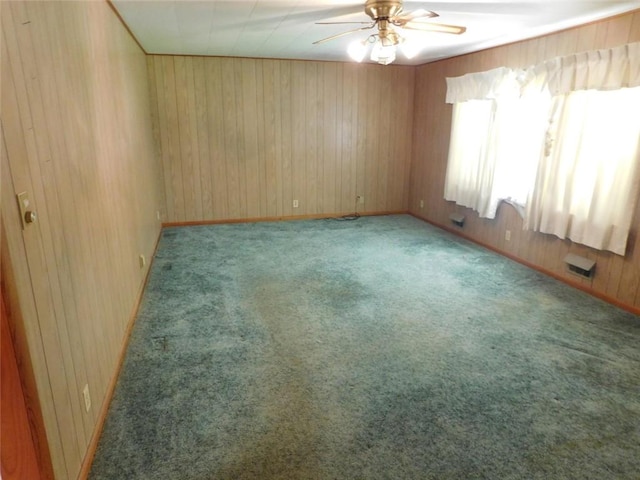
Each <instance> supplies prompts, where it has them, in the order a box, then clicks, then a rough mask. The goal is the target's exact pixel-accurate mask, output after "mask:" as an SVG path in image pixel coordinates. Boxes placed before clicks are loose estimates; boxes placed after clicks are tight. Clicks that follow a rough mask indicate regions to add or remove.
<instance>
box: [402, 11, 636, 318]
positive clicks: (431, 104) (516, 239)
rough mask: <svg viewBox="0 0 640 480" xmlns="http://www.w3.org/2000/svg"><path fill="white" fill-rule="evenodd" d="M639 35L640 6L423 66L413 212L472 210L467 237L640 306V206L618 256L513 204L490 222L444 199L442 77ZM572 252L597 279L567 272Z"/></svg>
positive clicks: (443, 218)
mask: <svg viewBox="0 0 640 480" xmlns="http://www.w3.org/2000/svg"><path fill="white" fill-rule="evenodd" d="M638 40H640V11H636V12H634V13H630V14H627V15H621V16H618V17H614V18H611V19H609V20H605V21H601V22H597V23H592V24H589V25H586V26H584V27H579V28H575V29H571V30H566V31H563V32H559V33H556V34H552V35H548V36H545V37H540V38H536V39H533V40H528V41H524V42H519V43H516V44H512V45H508V46H504V47H498V48H494V49H491V50H486V51H483V52H478V53H474V54H470V55H465V56H461V57H457V58H453V59H449V60H443V61H440V62H435V63H432V64H428V65H424V66H422V67H418V69H417V73H416V93H415V96H416V110H415V112H414V136H413V157H412V170H411V175H412V178H411V182H410V186H411V198H410V202H409V205H410V211H411V212H412V213H414V214H416V215H418V216H422V217H424V218H426V219H428V220H430V221H432V222H435V223H438V224H441V225H446V226H449V225H450V224H449V220H448V216H449V214H450V213H451V212H453V211H460V212H463V213H464V214H465V215H466V216H467V222H466V223H465V226H464V229H463V233H464V234H465V235H468V236H470V237H472V238H474V239H475V240H477V241H479V242H482V243H485V244H488V245H490V246H491V247H493V248H496V249H498V250H500V251H504V252H505V253H508V254H511V255H515V256H516V257H518V258H521V259H522V260H525V261H527V262H530V263H533V264H535V265H537V266H539V267H541V268H543V269H545V270H547V271H550V272H552V273H554V274H556V275H560V276H562V277H565V278H567V279H569V280H571V281H573V282H578V283H582V284H583V285H584V286H585V287H589V288H592V289H593V290H595V291H596V292H599V293H601V294H604V295H607V296H609V297H611V298H613V299H616V300H618V301H620V302H623V303H625V304H627V305H631V306H635V307H640V287H639V285H640V235H639V230H640V211H639V210H640V206H637V207H636V209H635V216H634V221H633V225H632V231H631V235H630V237H629V247H628V249H627V255H626V256H625V257H621V256H619V255H614V254H611V253H609V252H601V251H597V250H594V249H591V248H589V247H585V246H583V245H578V244H575V243H572V242H570V241H567V240H564V241H563V240H560V239H558V238H556V237H555V236H553V235H546V234H541V233H535V232H529V231H523V230H522V220H521V218H520V217H519V216H518V215H517V214H516V213H515V211H514V209H513V208H512V207H510V206H508V205H502V206H501V207H500V209H499V211H498V216H497V218H496V219H495V220H487V219H480V218H478V216H477V214H476V213H475V212H472V211H471V210H469V209H465V208H462V207H459V206H456V205H454V204H453V203H452V202H446V201H445V200H444V199H443V187H444V179H445V173H446V165H447V155H448V143H449V135H450V122H451V111H452V109H451V106H450V105H447V104H446V103H445V102H444V98H445V94H446V83H445V77H447V76H452V77H453V76H460V75H464V74H465V73H470V72H477V71H483V70H489V69H491V68H495V67H498V66H510V67H524V66H528V65H532V64H535V63H539V62H541V61H544V60H547V59H550V58H553V57H556V56H562V55H569V54H571V53H576V52H580V51H586V50H593V49H600V48H610V47H613V46H616V45H621V44H624V43H627V42H634V41H638ZM421 199H423V200H424V201H425V206H424V208H423V209H420V207H419V203H420V200H421ZM630 208H631V206H630ZM505 230H511V241H510V242H507V241H505V239H504V233H505ZM568 252H572V253H576V254H578V255H582V256H585V257H588V258H592V259H594V260H596V262H597V267H596V268H597V270H596V275H595V277H594V278H593V279H583V278H581V277H578V276H575V275H572V274H571V273H569V272H568V271H567V269H566V266H565V264H564V263H563V261H562V259H563V258H564V256H565V255H566V254H567V253H568Z"/></svg>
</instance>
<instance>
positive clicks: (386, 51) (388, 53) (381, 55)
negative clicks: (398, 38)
mask: <svg viewBox="0 0 640 480" xmlns="http://www.w3.org/2000/svg"><path fill="white" fill-rule="evenodd" d="M370 58H371V61H373V62H377V63H379V64H380V65H389V64H390V63H392V62H393V61H394V60H395V59H396V46H395V45H393V44H390V45H384V44H383V43H382V42H381V41H377V42H376V43H375V44H374V45H373V49H372V50H371V57H370Z"/></svg>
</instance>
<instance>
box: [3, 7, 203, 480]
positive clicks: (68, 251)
mask: <svg viewBox="0 0 640 480" xmlns="http://www.w3.org/2000/svg"><path fill="white" fill-rule="evenodd" d="M0 8H1V17H2V42H0V43H2V55H1V57H2V70H1V75H2V78H1V81H2V112H1V120H2V133H3V152H2V153H3V159H2V162H3V163H2V167H3V171H2V228H3V241H4V239H5V238H6V245H5V244H3V246H2V247H3V252H2V255H3V265H2V268H3V271H2V273H3V278H4V275H5V273H6V267H5V262H4V259H5V258H6V259H7V260H8V262H9V264H11V266H12V268H13V271H14V274H13V275H11V279H12V281H13V282H15V284H14V285H11V287H10V290H12V291H15V295H12V296H10V298H9V301H10V305H8V307H9V308H10V309H11V310H12V311H16V312H19V313H20V317H21V321H22V329H23V331H24V337H25V345H26V348H27V350H28V354H29V358H30V360H31V366H32V369H33V372H34V380H35V384H36V389H37V394H38V397H39V398H40V406H41V410H42V412H41V413H42V418H43V424H44V428H45V430H46V435H47V438H48V441H49V450H50V453H51V460H52V464H53V470H54V472H55V476H56V478H57V479H66V478H69V479H75V478H77V475H78V472H79V470H80V466H81V463H82V461H83V458H84V456H85V454H86V450H87V446H88V444H89V442H90V440H91V438H92V437H93V436H94V435H95V428H96V424H97V422H98V412H99V411H100V409H101V406H102V404H103V402H104V401H105V399H106V394H107V389H108V386H109V383H110V382H111V380H112V377H113V375H114V371H115V367H116V365H117V361H118V357H119V354H120V351H121V346H122V344H123V341H124V337H125V335H126V328H127V325H128V322H129V318H130V315H131V312H132V309H133V308H134V306H135V302H136V298H137V295H138V293H139V290H140V288H141V285H142V281H143V279H144V275H145V273H146V270H147V268H148V265H147V267H145V268H144V269H141V268H140V267H139V264H138V256H139V255H140V254H143V255H145V256H146V258H147V259H150V258H151V256H152V254H153V251H154V250H153V249H154V247H155V243H156V240H157V237H158V232H159V229H160V222H159V221H158V219H157V218H156V212H157V211H159V210H163V204H164V200H163V196H162V195H163V191H162V188H161V185H162V183H163V179H162V169H161V167H160V165H159V162H157V161H156V146H155V145H156V143H155V142H154V131H153V129H152V123H151V121H150V118H151V117H152V116H160V112H158V111H157V110H153V111H152V110H151V107H150V102H149V91H150V90H152V89H153V88H155V89H158V88H159V86H158V85H156V84H153V85H151V86H150V85H149V81H148V75H147V65H146V59H145V55H144V53H143V52H142V51H141V50H140V48H139V47H138V45H137V44H136V43H135V41H134V40H133V39H132V38H131V37H130V35H129V34H128V32H127V31H126V29H125V28H124V27H123V26H122V24H121V22H120V21H119V19H118V18H117V16H116V15H115V14H114V12H113V11H112V10H111V8H110V7H109V5H108V4H107V3H106V2H2V4H1V6H0ZM185 81H189V78H186V80H185ZM150 87H151V88H150ZM188 101H189V98H187V99H186V102H187V103H186V105H185V109H189V107H190V105H189V104H188ZM156 137H159V135H158V134H156ZM191 145H192V146H191V149H192V150H193V149H194V148H195V147H194V146H193V144H191ZM22 191H27V192H28V193H29V196H30V198H31V202H32V204H33V205H34V207H35V210H36V211H37V213H38V220H37V222H36V223H35V224H33V226H31V227H29V228H28V229H27V230H24V232H23V231H22V228H21V224H20V220H19V214H18V211H17V203H16V200H15V194H16V193H19V192H22ZM5 249H6V252H5ZM86 384H88V385H89V390H90V393H91V399H92V408H91V409H90V410H89V412H87V411H86V410H85V406H84V401H83V396H82V390H83V388H84V386H85V385H86Z"/></svg>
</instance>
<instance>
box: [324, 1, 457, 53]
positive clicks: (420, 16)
mask: <svg viewBox="0 0 640 480" xmlns="http://www.w3.org/2000/svg"><path fill="white" fill-rule="evenodd" d="M364 13H366V14H367V15H368V16H369V17H371V21H369V22H316V24H317V25H336V24H361V25H362V24H364V25H365V26H364V27H360V28H356V29H353V30H347V31H346V32H342V33H338V34H336V35H331V36H330V37H327V38H323V39H321V40H317V41H315V42H313V44H314V45H317V44H320V43H324V42H328V41H330V40H334V39H336V38H339V37H342V36H344V35H349V34H352V33H356V32H360V31H363V30H370V29H373V28H374V27H376V26H377V27H378V30H377V32H376V33H374V34H372V35H369V36H368V37H367V38H366V39H365V40H363V41H356V42H354V43H352V44H351V45H350V46H349V50H348V53H349V55H350V56H351V57H352V58H353V59H354V60H356V61H358V62H360V61H362V59H363V58H364V56H365V55H366V51H367V47H368V44H373V49H372V52H371V60H373V61H376V62H378V63H381V64H383V65H387V64H389V63H391V62H393V61H394V60H395V53H396V46H397V45H400V44H402V43H404V42H405V38H404V37H403V36H402V35H400V34H399V33H398V32H397V31H396V29H395V28H394V27H396V28H403V29H407V30H420V31H423V32H440V33H452V34H456V35H459V34H461V33H464V32H465V31H466V27H461V26H457V25H446V24H443V23H431V22H423V21H421V20H424V19H428V18H435V17H438V16H439V15H438V14H437V13H435V12H432V11H430V10H424V9H418V10H414V11H410V12H403V9H402V0H367V1H366V2H365V4H364ZM410 53H411V52H408V51H405V55H407V56H408V57H410V56H411V54H410ZM415 53H417V51H414V52H413V54H414V55H415Z"/></svg>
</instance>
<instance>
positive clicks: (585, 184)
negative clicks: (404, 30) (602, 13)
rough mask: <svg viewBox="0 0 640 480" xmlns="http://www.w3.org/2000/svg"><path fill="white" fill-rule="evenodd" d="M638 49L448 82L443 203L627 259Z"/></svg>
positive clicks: (633, 198)
mask: <svg viewBox="0 0 640 480" xmlns="http://www.w3.org/2000/svg"><path fill="white" fill-rule="evenodd" d="M639 86H640V43H634V44H629V45H624V46H621V47H617V48H613V49H608V50H598V51H592V52H586V53H582V54H577V55H571V56H567V57H562V58H556V59H553V60H550V61H547V62H545V63H542V64H540V65H536V66H532V67H530V68H528V69H526V70H511V69H508V68H500V69H496V70H490V71H488V72H481V73H476V74H468V75H465V76H463V77H457V78H447V102H449V103H453V104H454V112H453V113H454V114H453V122H452V133H451V144H450V149H449V159H448V165H447V175H446V181H445V199H447V200H453V201H455V202H457V203H459V204H461V205H464V206H467V207H470V208H473V209H475V210H476V211H478V212H479V215H480V216H481V217H487V218H494V216H495V213H496V209H497V206H498V204H499V202H500V201H501V200H507V201H511V202H512V203H515V204H517V205H522V206H524V205H526V210H525V211H524V228H525V229H531V230H535V231H540V232H544V233H552V234H555V235H557V236H558V237H560V238H569V239H571V240H573V241H576V242H579V243H583V244H586V245H588V246H591V247H594V248H597V249H606V250H611V251H613V252H615V253H618V254H620V255H624V253H625V248H626V240H627V237H628V232H629V228H630V224H631V215H632V213H633V209H634V205H635V204H636V202H637V199H638V194H639V188H640V187H639V185H638V184H639V182H640V179H639V177H640V166H639V163H640V113H638V112H640V103H639V102H640V98H639V93H638V92H640V87H639Z"/></svg>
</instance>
